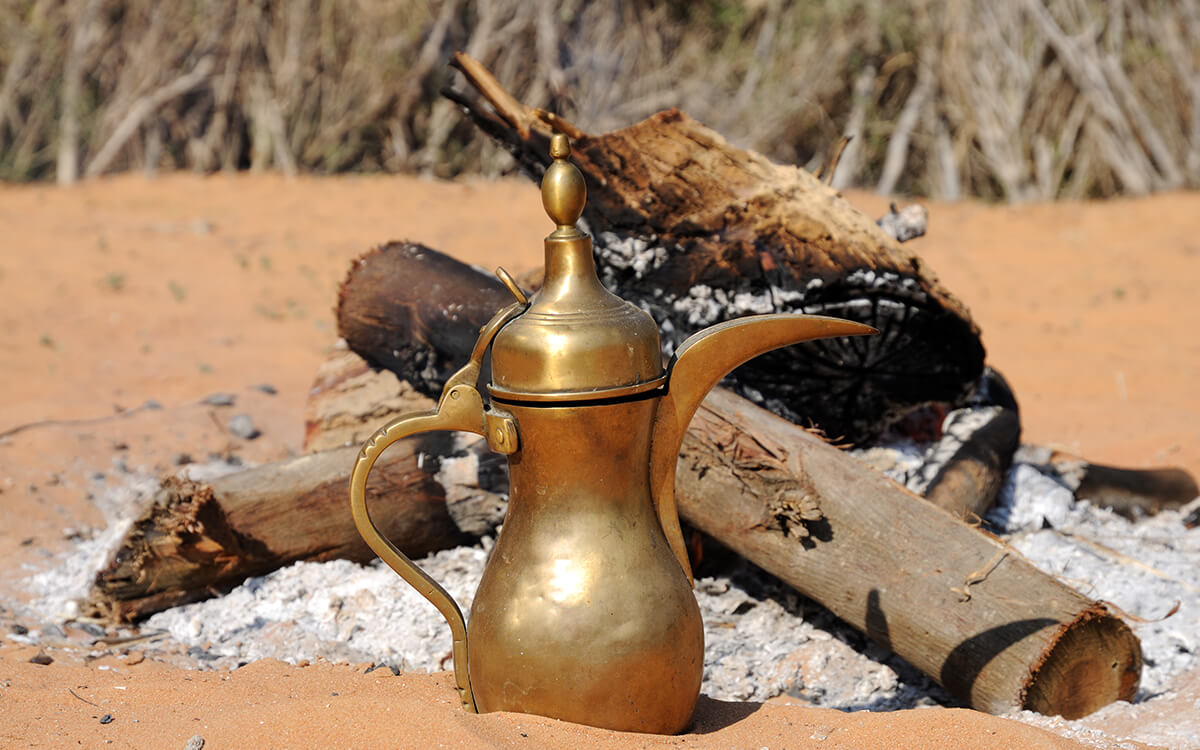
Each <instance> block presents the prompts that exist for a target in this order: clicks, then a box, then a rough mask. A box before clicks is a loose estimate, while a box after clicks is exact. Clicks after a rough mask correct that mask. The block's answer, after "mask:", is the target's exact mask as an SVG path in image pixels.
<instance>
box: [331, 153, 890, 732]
mask: <svg viewBox="0 0 1200 750" xmlns="http://www.w3.org/2000/svg"><path fill="white" fill-rule="evenodd" d="M550 154H551V156H553V157H554V162H553V164H551V165H550V167H549V169H547V170H546V175H545V177H544V179H543V181H542V203H543V205H544V206H545V208H546V212H547V213H548V214H549V215H550V218H551V219H553V221H554V223H555V224H556V225H557V227H558V228H557V229H555V230H554V231H553V232H552V233H551V234H550V236H549V237H547V238H546V267H545V281H544V284H543V286H542V288H541V290H540V291H539V292H538V293H537V294H535V295H534V296H533V299H532V300H527V299H526V297H525V294H524V293H523V292H522V291H521V290H520V288H519V287H518V286H517V285H516V283H514V282H513V280H512V278H511V277H510V276H509V275H508V274H507V273H506V272H505V271H504V270H503V269H498V270H497V274H498V275H499V277H500V279H501V280H502V281H503V282H504V283H505V285H506V286H507V287H508V289H509V290H510V291H511V292H512V294H513V296H514V297H515V298H516V301H515V302H514V303H513V304H511V305H509V306H508V307H506V308H504V309H503V310H501V311H500V312H499V313H497V314H496V316H495V317H494V318H492V320H491V321H490V322H489V323H488V324H487V325H485V326H484V327H483V329H482V330H481V332H480V335H479V339H478V341H476V343H475V349H474V351H473V352H472V353H471V359H470V361H469V362H468V363H467V365H466V366H465V367H463V368H462V369H461V370H459V371H458V372H457V373H455V374H454V375H453V376H452V377H451V378H450V380H449V381H448V382H447V383H446V386H445V388H444V389H443V391H442V395H441V398H440V399H439V401H438V405H437V408H436V409H435V410H433V411H429V412H423V413H418V414H409V415H405V416H401V417H398V418H396V419H393V420H392V421H390V422H388V423H387V424H386V425H384V426H383V427H382V428H381V429H380V430H379V431H378V432H376V433H375V434H374V435H373V436H372V437H371V439H370V440H368V441H367V443H366V444H365V445H364V446H363V449H362V451H361V452H360V453H359V455H358V459H357V461H356V462H355V465H354V473H353V475H352V477H351V479H350V500H351V507H352V509H353V512H354V522H355V523H356V524H357V526H358V530H359V532H360V533H361V534H362V535H363V538H364V539H365V540H366V541H367V544H369V545H370V546H371V549H373V550H374V551H375V552H376V553H377V554H378V555H379V556H380V557H381V558H383V561H384V562H386V563H387V564H388V565H389V566H391V568H392V569H393V570H395V571H396V572H397V573H399V574H400V576H401V577H402V578H404V580H405V581H407V582H408V583H410V584H412V586H414V587H415V588H416V589H417V590H418V591H420V592H421V594H422V595H424V596H425V598H427V599H428V600H429V601H430V602H432V603H433V605H434V606H435V607H437V608H438V610H439V611H440V612H441V613H442V615H443V616H444V617H445V618H446V622H447V623H449V625H450V630H451V632H452V635H453V638H454V650H453V656H454V674H455V679H456V682H457V685H458V691H459V694H460V696H461V698H462V703H463V706H464V707H465V708H466V709H467V710H470V711H476V710H477V711H484V712H486V711H519V712H524V713H533V714H541V715H544V716H551V717H555V718H559V719H564V720H567V721H574V722H578V723H582V724H590V725H593V726H599V727H607V728H610V729H617V730H627V731H637V732H656V733H664V734H665V733H676V732H679V731H682V730H683V729H684V728H686V727H687V725H688V724H689V722H690V721H691V717H692V711H693V709H694V707H695V704H696V698H697V697H698V695H699V692H700V679H701V675H702V674H703V667H704V631H703V627H702V624H701V621H700V610H699V608H698V606H697V604H696V599H695V597H694V596H693V594H692V592H691V578H692V574H691V567H690V564H689V562H688V557H687V551H686V548H685V546H684V541H683V535H682V533H681V531H680V528H679V518H678V516H677V514H676V509H675V497H674V485H675V462H676V459H677V456H678V454H679V448H680V444H681V442H682V440H683V435H684V432H685V431H686V429H687V426H688V422H689V421H691V418H692V415H693V414H694V413H695V411H696V409H697V407H698V406H699V405H700V402H701V401H702V400H703V399H704V396H705V395H706V394H707V393H708V391H709V390H710V389H712V387H713V386H715V385H716V384H717V382H718V381H719V380H720V379H721V378H722V377H724V376H725V375H726V374H727V373H728V372H729V371H730V370H732V369H733V368H734V367H736V366H738V365H739V364H741V363H742V362H745V361H746V360H748V359H751V358H753V357H755V356H757V355H759V354H762V353H763V352H766V351H769V350H771V349H775V348H778V347H781V346H786V345H788V344H794V343H797V342H800V341H807V340H811V339H817V338H824V337H829V336H844V335H855V334H865V333H874V332H875V329H873V328H871V327H869V326H865V325H861V324H859V323H852V322H850V321H846V320H840V319H837V318H828V317H822V316H815V315H793V314H781V315H756V316H751V317H745V318H740V319H737V320H731V321H727V322H725V323H721V324H719V325H714V326H712V327H710V328H707V329H705V330H703V331H701V332H699V333H697V334H695V335H693V336H692V337H691V338H689V339H687V340H686V341H685V342H684V343H683V345H682V346H680V347H679V350H678V351H677V352H675V355H674V357H673V358H672V360H671V362H670V364H668V365H667V366H666V367H665V368H664V366H663V362H662V353H661V349H660V348H659V336H658V328H657V326H656V325H655V323H654V320H653V319H652V318H651V317H650V316H649V315H648V314H647V313H645V312H643V311H642V310H640V309H639V308H637V307H635V306H634V305H632V304H630V303H628V302H625V301H623V300H622V299H620V298H619V297H617V296H615V295H613V294H611V293H610V292H608V290H606V289H605V288H604V287H603V286H602V285H601V283H600V281H599V279H598V278H597V276H596V267H595V261H594V260H593V257H592V239H591V237H589V236H588V235H587V234H585V233H584V232H582V231H580V230H579V229H578V228H577V227H576V226H575V223H576V221H577V220H578V219H579V216H580V215H581V214H582V212H583V207H584V202H585V200H586V195H587V194H586V188H585V186H584V182H583V176H582V174H580V172H579V170H578V169H577V168H576V167H575V165H573V164H571V163H570V162H569V161H567V157H568V156H569V155H570V146H569V144H568V142H567V138H566V136H563V135H555V136H553V138H552V140H551V145H550ZM489 346H490V347H491V350H492V365H491V377H492V379H491V382H490V383H489V384H488V386H487V390H488V393H489V396H490V399H489V403H487V404H485V403H484V399H483V397H482V396H481V394H480V393H479V390H478V389H477V388H476V383H477V381H478V379H479V375H480V368H481V366H482V362H483V357H484V354H485V352H486V351H487V349H488V347H489ZM431 430H459V431H463V432H472V433H476V434H479V435H483V436H485V437H486V438H487V441H488V445H489V446H490V447H491V449H492V450H494V451H497V452H499V453H502V454H506V455H507V456H508V470H509V507H508V515H507V516H506V518H505V522H504V525H503V527H502V530H501V532H500V535H499V538H498V539H497V541H496V545H495V547H494V548H493V549H492V553H491V557H490V559H489V561H488V564H487V567H486V569H485V570H484V572H483V577H482V579H481V580H480V582H479V589H478V591H477V592H476V594H475V600H474V605H473V606H472V608H471V619H470V624H469V625H468V623H467V622H466V621H465V620H464V619H463V615H462V612H461V610H460V609H459V608H458V605H457V604H456V603H455V602H454V600H453V599H452V598H451V597H450V595H449V594H448V593H446V591H445V589H443V588H442V587H441V586H440V585H438V583H437V582H436V581H434V580H433V579H432V578H430V577H429V575H428V574H426V573H425V572H424V571H422V570H420V569H419V568H417V567H416V566H415V565H414V564H413V563H412V561H410V560H409V559H408V558H407V557H405V556H404V554H403V553H402V552H401V551H400V550H399V549H397V548H396V546H395V545H393V544H392V543H391V542H390V541H388V540H387V539H386V538H384V537H383V536H382V535H381V534H380V532H379V530H378V528H376V526H375V524H374V523H373V522H372V520H371V517H370V514H369V513H368V511H367V505H366V494H365V488H366V483H367V475H368V473H369V472H370V471H371V467H372V466H373V465H374V463H375V460H376V459H377V458H378V457H379V454H380V453H382V452H383V450H384V449H385V448H386V447H387V446H388V445H390V444H392V443H394V442H396V441H397V440H399V439H401V438H404V437H407V436H409V435H413V434H416V433H419V432H427V431H431Z"/></svg>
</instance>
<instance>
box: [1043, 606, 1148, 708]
mask: <svg viewBox="0 0 1200 750" xmlns="http://www.w3.org/2000/svg"><path fill="white" fill-rule="evenodd" d="M1141 674H1142V648H1141V644H1140V643H1139V641H1138V639H1137V636H1135V635H1134V634H1133V631H1132V630H1130V629H1129V626H1128V625H1126V624H1125V623H1124V622H1123V621H1122V620H1121V619H1120V618H1118V617H1115V616H1113V615H1112V614H1110V613H1109V612H1108V610H1107V609H1106V608H1105V607H1104V605H1102V604H1100V603H1096V604H1095V605H1094V606H1092V607H1090V608H1089V609H1087V610H1084V611H1083V612H1082V613H1080V615H1079V616H1078V617H1077V618H1076V619H1075V620H1074V621H1072V622H1070V623H1067V624H1065V625H1063V626H1062V627H1061V628H1060V630H1059V633H1058V635H1057V636H1056V637H1055V638H1054V639H1052V640H1051V642H1050V645H1049V647H1048V648H1047V649H1046V651H1045V652H1044V654H1043V656H1042V659H1041V660H1040V662H1039V663H1038V664H1036V665H1035V666H1034V668H1033V670H1032V671H1031V673H1030V677H1029V682H1028V684H1027V685H1026V687H1025V690H1024V694H1023V695H1022V696H1021V708H1023V709H1027V710H1030V711H1037V712H1038V713H1040V714H1045V715H1047V716H1062V717H1063V718H1064V719H1078V718H1080V717H1082V716H1087V715H1088V714H1090V713H1092V712H1094V711H1097V710H1099V709H1101V708H1103V707H1104V706H1107V705H1108V704H1109V703H1112V702H1114V701H1128V700H1131V699H1132V698H1133V696H1134V694H1135V693H1136V692H1137V687H1138V682H1139V680H1140V679H1141Z"/></svg>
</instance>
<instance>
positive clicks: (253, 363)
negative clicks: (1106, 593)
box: [0, 175, 1200, 748]
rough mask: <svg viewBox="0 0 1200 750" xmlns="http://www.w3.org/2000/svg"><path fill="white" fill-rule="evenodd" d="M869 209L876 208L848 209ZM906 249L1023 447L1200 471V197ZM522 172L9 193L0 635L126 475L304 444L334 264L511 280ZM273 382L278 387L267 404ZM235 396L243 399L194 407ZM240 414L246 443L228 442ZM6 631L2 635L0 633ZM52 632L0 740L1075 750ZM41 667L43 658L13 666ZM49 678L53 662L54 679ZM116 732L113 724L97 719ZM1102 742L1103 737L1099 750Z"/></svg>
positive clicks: (536, 207) (520, 225)
mask: <svg viewBox="0 0 1200 750" xmlns="http://www.w3.org/2000/svg"><path fill="white" fill-rule="evenodd" d="M848 197H849V198H850V200H851V201H852V202H853V203H855V204H856V205H858V206H859V207H860V208H861V209H862V210H864V211H865V212H866V213H867V214H868V215H870V216H878V215H880V214H881V213H882V212H883V211H885V210H886V206H887V200H886V199H885V198H882V197H880V196H875V195H870V194H859V193H853V194H850V195H849V196H848ZM927 205H928V207H929V210H930V216H931V218H930V229H929V234H928V236H926V237H924V238H921V239H918V240H914V241H913V245H912V247H914V248H915V249H916V250H917V252H919V253H920V254H921V255H922V256H923V257H924V259H925V261H926V262H927V263H928V264H929V266H930V267H932V268H933V269H935V270H936V271H937V272H938V274H939V275H940V277H941V278H942V280H943V281H944V282H945V284H946V286H947V287H948V288H950V289H951V290H953V291H954V292H955V293H956V294H957V295H958V296H960V297H961V298H962V299H963V300H964V301H965V302H966V303H967V305H968V306H969V307H970V309H971V311H972V313H973V314H974V316H975V319H976V320H977V321H978V323H979V325H980V327H981V328H982V330H983V340H984V344H985V345H986V347H987V350H988V359H989V362H990V363H991V364H992V365H993V366H995V367H996V368H997V369H999V370H1000V371H1001V372H1003V373H1004V375H1005V376H1006V377H1007V378H1008V379H1009V381H1010V383H1011V384H1012V386H1013V388H1014V390H1015V392H1016V395H1017V398H1018V400H1019V401H1020V404H1021V410H1022V412H1021V414H1022V421H1023V426H1024V440H1025V441H1026V442H1029V443H1035V444H1039V445H1045V446H1051V447H1055V448H1060V449H1062V450H1065V451H1068V452H1070V453H1074V454H1077V455H1080V456H1083V457H1085V458H1087V459H1089V460H1091V461H1094V462H1102V463H1109V464H1115V465H1120V466H1132V467H1150V466H1162V465H1174V466H1182V467H1184V468H1186V469H1188V470H1189V471H1191V472H1192V473H1193V474H1200V393H1198V392H1197V390H1196V388H1195V385H1196V384H1197V383H1200V336H1197V333H1196V331H1197V330H1198V329H1200V304H1198V303H1197V301H1196V300H1195V295H1196V294H1197V289H1198V288H1200V284H1198V282H1200V194H1196V193H1176V194H1166V195H1159V196H1155V197H1152V198H1147V199H1136V200H1121V201H1113V202H1107V203H1061V204H1047V205H1027V206H1016V207H1014V206H1000V205H985V204H980V203H972V202H962V203H938V202H930V203H927ZM549 229H550V227H549V226H548V223H547V220H546V218H545V216H544V214H543V213H542V209H541V205H540V200H539V196H538V193H537V190H536V187H535V186H534V185H533V184H532V183H530V182H528V181H525V180H519V179H514V180H511V181H500V182H493V183H488V182H472V181H465V182H458V183H445V182H434V181H427V180H421V179H415V178H398V177H384V176H378V177H344V178H325V179H317V178H299V179H293V180H288V179H285V178H283V177H280V176H276V175H215V176H210V177H199V176H191V175H172V176H166V177H158V178H147V177H143V176H138V175H128V176H121V177H116V178H111V179H104V180H99V181H92V182H88V183H85V184H82V185H79V186H77V187H74V188H70V189H59V188H54V187H50V186H4V187H0V300H3V302H2V303H0V363H2V366H0V509H2V510H3V516H2V517H3V519H4V523H3V524H0V552H3V554H4V556H5V559H6V560H9V561H11V562H10V571H11V572H10V573H9V574H7V575H5V576H4V577H3V578H2V579H0V626H8V625H9V623H10V622H11V621H12V617H11V616H10V614H9V609H8V608H7V607H6V606H4V605H3V602H4V601H9V602H13V601H17V602H19V601H22V598H23V597H28V592H27V591H26V590H25V588H24V587H23V581H24V580H25V579H27V578H28V577H29V576H30V575H31V574H32V573H34V572H36V571H38V570H42V569H45V568H46V567H47V566H50V565H53V564H55V560H56V556H57V555H60V554H62V553H64V552H65V551H66V550H67V549H69V547H70V545H71V543H72V542H71V538H72V537H76V536H78V535H79V534H80V533H84V534H86V533H89V531H88V530H92V529H97V528H103V527H104V525H105V523H106V519H105V516H104V508H103V507H101V506H102V503H101V502H99V500H98V498H100V497H102V492H101V490H102V489H103V488H104V487H105V486H109V485H111V484H112V483H113V482H115V481H118V479H119V476H120V474H121V473H122V472H124V471H126V470H130V469H135V470H137V471H145V472H151V473H165V472H169V471H172V470H174V469H175V468H176V467H177V465H178V464H181V463H183V462H186V461H188V460H196V461H202V460H205V459H207V458H208V457H210V456H214V455H215V456H228V455H235V456H237V457H239V458H241V459H242V460H244V461H247V462H262V461H268V460H273V459H277V458H281V457H284V456H287V455H291V454H294V453H297V452H299V451H300V443H301V440H302V437H303V409H304V403H305V398H306V394H307V391H308V388H309V386H310V384H311V382H312V378H313V374H314V372H315V370H316V368H317V366H318V364H319V363H320V362H321V361H322V360H323V359H324V358H325V357H326V355H327V354H328V352H329V351H330V347H331V346H332V345H333V343H334V339H335V336H336V333H335V330H334V324H333V315H332V306H333V303H334V299H335V291H336V287H337V284H338V282H339V281H340V279H341V278H342V276H343V275H344V273H345V271H346V268H347V266H348V264H349V262H350V261H351V260H352V259H353V258H354V257H355V256H356V255H358V254H360V253H361V252H363V251H364V250H366V249H367V248H369V247H371V246H372V245H375V244H380V243H382V242H385V241H388V240H393V239H411V240H414V241H419V242H422V243H424V244H426V245H429V246H430V247H433V248H436V249H439V250H443V251H446V252H449V253H452V254H454V255H455V256H457V257H459V258H461V259H463V260H465V261H468V262H472V263H477V264H479V265H481V266H484V267H487V268H491V267H494V266H496V265H504V266H505V267H506V268H507V269H508V270H510V271H512V272H514V273H519V272H521V271H525V270H528V269H530V268H533V267H535V266H536V265H538V264H539V263H540V262H541V238H542V237H543V236H544V235H545V234H546V233H547V232H548V231H549ZM264 386H269V387H264ZM218 392H227V393H231V394H234V395H235V396H236V406H235V407H221V406H212V405H208V404H204V403H202V399H204V398H205V397H206V396H208V395H210V394H213V393H218ZM235 413H245V414H247V415H249V416H250V417H251V419H252V420H253V422H254V425H255V426H256V427H257V429H258V430H259V431H261V435H260V436H259V437H257V438H256V439H253V440H245V439H242V438H238V437H236V436H235V435H233V434H231V432H230V431H229V429H228V423H229V419H230V418H231V416H232V415H233V414H235ZM0 629H4V628H3V627H0ZM85 642H87V639H86V638H84V637H82V636H80V637H75V636H74V635H73V633H72V632H70V631H69V630H68V632H66V633H65V636H64V637H63V638H61V639H58V640H56V641H55V642H53V643H49V642H48V643H46V644H44V647H43V648H39V647H37V646H34V647H29V646H17V645H7V646H3V647H0V705H3V706H4V709H3V712H2V713H3V716H4V718H5V719H6V720H5V721H4V722H3V723H2V726H0V738H2V742H0V744H2V745H4V746H5V747H9V746H12V747H21V746H48V747H60V746H63V747H65V746H75V745H76V743H77V742H80V743H82V744H83V745H85V746H97V747H99V746H104V745H105V743H106V742H108V741H111V743H112V744H113V745H114V746H129V747H168V748H169V747H177V748H182V747H184V744H185V743H186V742H187V741H188V739H189V738H190V737H192V736H193V735H200V736H202V737H204V738H205V740H206V742H207V744H206V745H205V746H206V747H209V748H213V747H385V746H387V747H391V746H401V747H436V746H438V745H439V743H440V744H444V745H445V746H447V747H493V746H494V747H507V746H512V745H522V746H529V747H560V746H572V747H598V748H599V747H628V748H633V747H660V746H662V747H666V746H671V747H675V746H679V747H756V748H757V747H764V746H765V747H772V748H777V747H809V746H812V747H817V746H820V747H845V748H864V747H974V748H984V747H1074V746H1076V745H1075V744H1073V743H1072V742H1071V741H1069V740H1065V739H1062V738H1059V737H1056V736H1053V735H1051V734H1048V733H1046V732H1043V731H1041V730H1038V729H1033V728H1030V727H1027V726H1024V725H1021V724H1018V723H1016V722H1013V721H1008V720H1004V719H998V718H994V717H989V716H986V715H983V714H979V713H977V712H972V711H966V710H961V709H954V710H950V709H922V710H917V711H905V712H898V713H892V714H867V713H856V714H845V713H841V712H836V711H829V710H822V709H814V708H809V707H802V706H792V705H786V702H777V701H771V702H768V703H767V704H761V705H760V704H749V703H748V704H736V703H722V702H718V701H712V700H708V699H703V698H702V702H701V707H700V711H699V712H698V715H697V721H696V725H695V726H694V727H693V730H692V732H691V733H689V734H687V735H684V736H682V737H679V738H655V737H647V736H642V735H623V734H618V733H611V732H604V731H601V730H595V729H590V728H583V727H579V726H575V725H569V724H564V723H561V722H555V721H551V720H546V719H541V718H535V717H529V716H521V715H515V714H514V715H487V716H471V715H466V714H463V713H462V712H461V711H460V710H459V709H458V708H457V705H456V699H455V696H454V694H453V691H452V690H451V689H450V687H449V681H448V678H447V676H446V675H445V674H441V675H435V676H426V675H404V674H402V675H399V676H393V675H392V674H391V673H390V672H389V671H387V670H375V671H372V672H370V673H366V668H367V665H354V666H352V665H330V664H323V663H322V664H316V665H309V666H304V667H300V666H290V665H286V664H283V663H279V662H262V663H254V664H250V665H248V666H246V667H243V668H241V669H238V670H237V671H235V672H233V673H220V672H194V671H187V670H181V669H178V668H175V667H169V666H166V665H164V664H160V663H157V662H156V661H155V659H153V658H144V657H143V656H142V655H141V653H140V652H139V651H138V649H137V644H126V645H123V646H119V647H114V648H113V649H111V650H112V652H113V653H112V654H110V655H106V656H99V657H93V656H91V655H90V654H91V653H92V652H93V651H94V649H92V648H90V647H87V646H84V645H83V644H84V643H85ZM39 650H40V651H42V652H44V653H45V654H46V655H47V656H49V657H50V658H51V659H52V660H53V663H51V664H48V665H39V664H34V663H31V662H30V661H29V660H30V659H31V658H32V657H34V656H35V655H36V654H37V653H38V652H39ZM43 661H44V660H43ZM105 716H108V717H110V719H111V720H110V721H107V722H105V723H101V719H102V718H103V717H105ZM1113 746H1115V745H1113Z"/></svg>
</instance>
